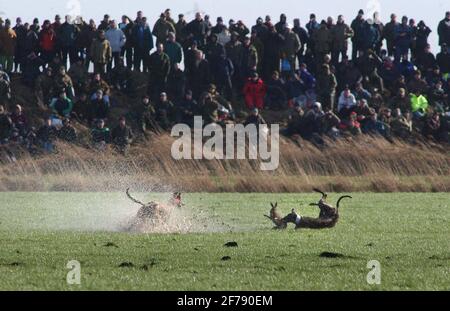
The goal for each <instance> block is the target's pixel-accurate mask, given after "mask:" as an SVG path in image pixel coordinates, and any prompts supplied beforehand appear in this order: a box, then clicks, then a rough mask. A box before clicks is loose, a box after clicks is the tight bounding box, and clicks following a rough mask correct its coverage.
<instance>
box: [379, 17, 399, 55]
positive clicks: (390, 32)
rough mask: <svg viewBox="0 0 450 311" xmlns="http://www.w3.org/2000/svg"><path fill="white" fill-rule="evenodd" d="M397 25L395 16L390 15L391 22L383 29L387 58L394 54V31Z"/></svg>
mask: <svg viewBox="0 0 450 311" xmlns="http://www.w3.org/2000/svg"><path fill="white" fill-rule="evenodd" d="M398 25H399V23H398V22H397V15H395V14H391V21H390V22H389V23H387V24H386V25H385V26H384V28H383V34H382V36H383V39H386V45H387V51H388V56H391V57H392V56H394V54H395V30H396V29H397V27H398Z"/></svg>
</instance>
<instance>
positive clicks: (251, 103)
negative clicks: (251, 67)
mask: <svg viewBox="0 0 450 311" xmlns="http://www.w3.org/2000/svg"><path fill="white" fill-rule="evenodd" d="M266 92H267V86H266V85H265V84H264V81H263V80H261V79H260V78H259V76H258V74H257V73H256V72H253V73H252V74H251V76H250V78H248V80H247V82H246V83H245V86H244V96H245V104H246V105H247V108H248V109H253V108H258V109H263V108H264V97H265V96H266Z"/></svg>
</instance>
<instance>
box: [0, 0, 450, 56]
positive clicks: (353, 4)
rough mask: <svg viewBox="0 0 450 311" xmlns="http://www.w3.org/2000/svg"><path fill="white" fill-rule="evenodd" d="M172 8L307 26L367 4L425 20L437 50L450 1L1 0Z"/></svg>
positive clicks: (26, 7)
mask: <svg viewBox="0 0 450 311" xmlns="http://www.w3.org/2000/svg"><path fill="white" fill-rule="evenodd" d="M166 8H171V10H172V15H173V17H174V19H176V18H177V15H178V13H184V14H185V15H186V16H188V19H190V18H191V17H192V15H193V12H194V11H197V10H200V11H203V12H206V13H208V14H209V15H210V16H211V20H212V21H213V22H215V19H216V17H217V16H222V17H223V18H224V20H225V21H228V19H230V18H233V19H235V20H238V19H242V20H243V21H244V23H246V24H247V26H249V27H250V26H251V25H253V24H254V23H255V21H256V18H257V17H258V16H262V17H264V16H265V15H267V14H268V15H270V16H271V17H272V20H274V21H278V19H279V15H280V14H281V13H286V15H287V16H288V20H289V21H290V22H291V23H292V19H294V18H296V17H299V18H300V19H301V21H302V24H303V25H304V24H305V23H306V21H307V19H308V16H309V14H310V13H313V12H314V13H316V15H317V16H318V18H319V19H325V18H326V17H328V16H333V17H335V19H336V16H337V15H339V14H343V15H344V16H345V17H346V21H347V23H350V22H351V20H352V19H353V18H354V16H355V15H356V13H357V11H358V10H359V9H360V8H362V9H364V10H365V12H366V14H368V13H369V12H374V11H379V12H380V16H381V19H382V20H383V22H387V21H389V15H390V14H391V13H396V14H397V15H398V16H402V15H407V16H408V17H413V18H415V19H416V22H419V21H420V20H422V19H423V20H424V21H425V23H426V24H427V25H428V26H430V28H431V29H432V30H433V33H432V34H431V36H430V43H431V44H432V47H433V50H434V51H436V50H437V34H436V32H437V24H438V22H439V21H440V20H441V19H443V18H444V15H445V12H446V11H450V1H449V0H395V1H394V0H334V1H330V0H164V1H155V0H129V1H124V0H37V1H36V0H0V16H2V17H3V18H5V17H9V18H10V19H12V20H15V18H16V17H17V16H20V17H22V19H24V20H25V21H30V20H32V19H33V18H34V17H39V18H40V19H41V20H42V19H44V18H46V19H50V20H53V17H54V15H55V14H60V15H61V16H63V15H66V14H70V15H79V14H81V15H82V16H83V17H84V18H85V20H87V19H89V18H94V19H96V20H97V21H99V20H101V18H102V16H103V15H104V14H105V13H108V14H109V15H111V17H112V18H115V19H118V18H120V16H122V15H123V14H126V15H128V16H130V17H135V15H136V12H137V11H138V10H142V11H144V14H145V16H147V18H148V19H149V21H150V23H151V24H153V23H154V21H155V20H156V19H157V17H158V16H159V14H160V13H161V12H162V11H164V10H165V9H166Z"/></svg>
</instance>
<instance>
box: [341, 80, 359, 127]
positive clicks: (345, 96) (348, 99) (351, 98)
mask: <svg viewBox="0 0 450 311" xmlns="http://www.w3.org/2000/svg"><path fill="white" fill-rule="evenodd" d="M355 108H356V98H355V95H353V94H352V92H351V91H350V89H349V88H348V87H346V88H345V89H344V90H343V91H342V93H341V96H339V102H338V112H339V116H340V117H341V118H343V119H345V118H348V117H349V115H350V113H351V112H352V111H353V110H354V109H355Z"/></svg>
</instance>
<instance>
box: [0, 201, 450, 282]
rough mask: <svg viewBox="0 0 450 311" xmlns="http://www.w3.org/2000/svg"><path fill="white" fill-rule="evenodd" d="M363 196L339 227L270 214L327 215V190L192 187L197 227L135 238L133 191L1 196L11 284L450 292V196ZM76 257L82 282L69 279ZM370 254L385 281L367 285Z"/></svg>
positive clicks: (1, 262)
mask: <svg viewBox="0 0 450 311" xmlns="http://www.w3.org/2000/svg"><path fill="white" fill-rule="evenodd" d="M352 195H353V197H354V199H353V200H351V201H350V200H349V201H343V202H342V209H341V221H340V223H339V224H338V225H337V227H336V228H335V229H331V230H322V231H311V230H302V231H295V230H294V229H293V228H292V227H291V228H289V229H288V230H285V231H282V232H280V231H274V230H271V228H272V224H271V223H270V221H268V220H267V219H265V218H264V217H263V214H264V213H267V212H268V210H269V209H270V205H269V202H271V201H272V202H275V201H278V205H279V207H280V208H281V210H282V212H283V214H287V213H288V212H289V211H290V210H291V209H292V208H297V210H298V211H299V212H300V213H301V214H303V215H308V216H315V215H317V214H318V211H317V209H315V208H313V207H306V206H307V204H308V203H310V202H314V201H316V200H317V199H318V195H317V194H298V195H294V194H187V195H185V203H186V207H185V211H184V212H183V213H185V215H190V216H189V217H191V218H192V220H193V222H194V225H193V226H192V228H191V231H193V232H192V233H187V234H185V233H171V234H136V233H134V234H131V233H125V232H121V228H123V224H124V223H125V222H126V221H127V220H128V219H129V218H130V217H132V216H133V214H134V213H135V212H136V210H137V208H138V207H137V206H135V205H133V204H132V203H131V202H130V201H128V200H127V199H126V197H125V195H124V194H121V193H0V240H1V243H0V280H1V282H0V290H449V289H450V243H449V241H450V194H448V193H440V194H406V193H401V194H369V193H357V194H352ZM136 196H137V197H139V198H141V199H144V197H145V196H144V195H142V194H141V195H139V194H136ZM159 196H161V195H159ZM156 197H158V196H156ZM337 197H338V195H337V194H332V195H330V201H334V202H335V200H336V199H337ZM150 198H152V199H154V198H155V196H151V195H147V196H146V199H147V200H150ZM197 215H198V217H197ZM230 241H234V242H237V244H238V247H233V248H229V247H225V246H224V244H225V243H227V242H230ZM323 252H330V253H336V254H340V255H341V256H339V257H337V258H325V257H321V256H320V255H321V254H322V253H323ZM226 256H228V257H229V260H223V258H224V257H226ZM70 260H78V261H79V262H80V263H81V285H68V284H67V283H66V274H67V272H68V271H69V269H67V268H66V264H67V262H68V261H70ZM370 260H378V261H379V262H380V263H381V271H382V274H381V285H369V284H368V283H367V282H366V276H367V273H368V272H369V269H368V268H367V267H366V266H367V263H368V261H370Z"/></svg>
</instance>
